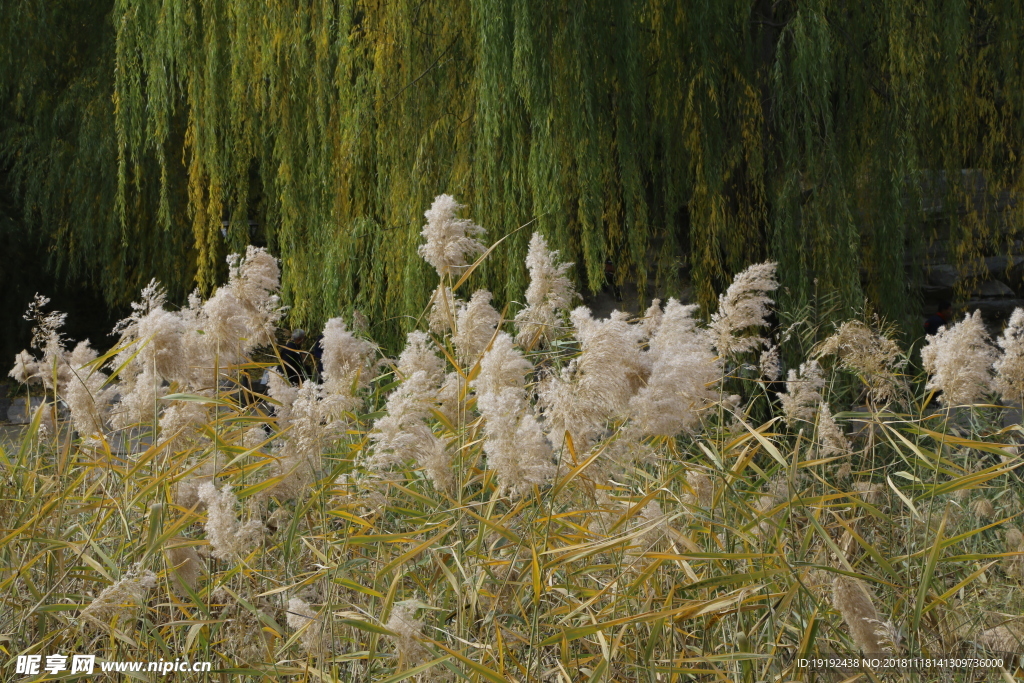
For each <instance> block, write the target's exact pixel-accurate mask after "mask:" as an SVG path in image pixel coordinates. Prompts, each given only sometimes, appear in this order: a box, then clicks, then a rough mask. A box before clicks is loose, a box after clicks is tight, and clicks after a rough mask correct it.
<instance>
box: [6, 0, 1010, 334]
mask: <svg viewBox="0 0 1024 683" xmlns="http://www.w3.org/2000/svg"><path fill="white" fill-rule="evenodd" d="M0 24H2V25H3V26H5V28H4V29H0V30H2V31H4V32H5V33H4V35H3V38H4V40H3V41H0V42H3V44H4V45H5V46H6V47H0V50H2V53H0V59H2V62H0V79H2V80H0V87H2V93H3V100H4V110H3V116H4V131H3V152H4V157H3V158H4V160H5V163H6V165H7V167H8V168H9V169H10V177H11V179H12V180H11V182H12V184H13V186H14V187H15V188H16V190H17V194H18V197H19V198H20V202H21V207H22V208H23V212H24V215H25V220H26V221H28V222H29V223H30V225H32V226H33V229H35V230H40V231H42V232H43V233H44V234H45V235H46V237H47V239H48V240H50V243H51V244H52V245H53V250H54V255H55V264H56V265H58V266H59V267H60V268H63V269H66V270H68V271H72V272H77V271H87V272H91V273H93V274H94V277H95V278H96V279H97V280H98V281H99V282H100V283H101V284H102V286H103V288H104V290H105V291H106V293H107V295H108V297H109V298H110V299H111V301H119V300H122V299H125V298H127V297H129V296H130V294H131V293H132V292H134V291H136V290H137V289H138V287H139V286H140V284H142V282H141V280H142V279H143V278H146V279H148V277H150V276H151V275H152V274H154V273H155V274H156V275H157V276H158V277H159V278H160V279H161V280H163V281H164V282H167V283H168V285H169V286H170V291H171V295H172V296H175V295H177V296H181V294H183V293H184V292H185V291H187V290H188V289H190V288H191V287H192V286H194V285H196V284H198V285H199V286H200V287H202V288H204V289H207V290H208V289H209V288H210V287H211V286H212V285H213V284H215V282H216V281H218V278H222V277H223V273H220V272H219V271H218V268H219V267H220V266H219V264H221V263H222V262H223V256H224V254H225V253H227V252H228V251H229V250H238V249H240V248H241V247H242V246H243V245H244V244H245V243H247V242H250V241H253V242H256V243H261V244H262V243H265V244H267V245H268V246H269V247H270V248H271V249H272V250H273V251H274V252H275V253H276V254H278V255H279V256H280V257H281V258H282V261H283V271H284V283H285V289H284V291H285V297H286V299H287V300H288V302H289V303H290V304H292V306H293V312H292V318H293V322H295V323H301V324H315V323H318V322H321V321H322V320H324V319H326V318H327V317H329V316H331V315H334V314H337V313H338V312H340V311H344V310H347V309H350V308H353V307H354V308H359V309H360V310H362V311H363V312H365V313H367V314H368V315H369V317H370V318H371V319H373V320H384V319H387V320H390V321H391V323H390V325H391V327H390V329H389V330H378V331H375V335H377V336H378V338H382V337H384V338H386V336H387V334H388V333H394V332H397V331H398V330H399V329H400V328H401V327H408V324H407V323H405V322H403V318H402V316H410V315H412V316H414V315H417V314H419V313H420V312H421V311H422V309H423V307H424V305H425V304H426V301H427V297H429V294H430V291H431V289H432V286H433V280H432V276H431V274H430V272H428V269H427V268H426V267H425V266H424V264H423V263H422V261H421V260H420V259H418V258H417V257H416V253H415V245H416V244H417V241H418V233H419V230H420V228H421V226H422V224H423V217H422V213H423V210H424V209H425V208H426V207H427V206H429V204H430V201H431V199H432V198H433V197H434V196H435V195H437V194H439V193H441V192H446V193H450V194H453V195H455V196H456V197H457V198H458V199H459V200H460V201H461V202H463V203H465V204H466V205H468V207H469V209H468V211H469V212H470V215H471V216H472V218H473V219H474V220H476V221H477V222H478V223H480V224H481V225H483V226H484V227H486V228H487V230H488V234H489V239H490V240H492V241H493V240H496V239H498V238H500V237H502V236H504V235H506V234H508V233H514V234H512V235H511V236H510V237H509V238H508V239H507V240H506V241H505V242H504V243H503V244H502V246H501V247H500V248H499V249H498V250H497V251H496V252H495V254H493V255H492V256H491V257H489V258H488V260H487V261H486V263H485V265H484V267H483V268H482V269H481V275H482V277H481V281H480V282H479V284H480V285H481V286H487V287H489V288H491V289H492V290H493V291H494V292H495V295H496V297H497V299H498V300H499V301H502V302H511V301H515V300H520V299H521V298H522V291H523V289H524V287H525V284H526V283H525V281H524V279H523V275H522V269H521V268H520V267H519V264H521V262H522V259H523V257H524V255H525V252H526V245H527V242H528V239H529V235H530V233H531V232H532V231H533V230H539V231H540V232H542V233H543V234H545V235H546V236H547V237H548V239H549V242H550V244H551V246H552V248H556V249H560V250H561V251H562V252H563V254H564V255H565V257H566V258H568V259H571V260H574V261H575V262H576V263H577V270H576V272H575V276H576V277H577V278H578V279H579V280H580V281H581V283H582V284H584V285H587V286H589V287H590V288H596V287H598V286H600V285H601V283H602V282H603V280H604V278H605V274H604V264H605V260H606V258H611V259H613V262H614V264H615V268H616V271H617V277H619V278H620V279H622V278H629V279H632V280H635V281H637V282H638V283H639V285H640V286H641V288H642V289H643V288H645V287H646V288H647V291H648V293H650V292H651V291H653V287H651V285H653V284H655V282H657V284H658V285H659V287H658V289H659V290H660V291H667V292H669V293H671V292H673V290H674V289H675V288H676V287H678V284H679V274H680V270H681V268H689V270H690V275H691V277H692V281H693V284H694V289H695V293H696V295H697V298H698V299H699V301H700V302H701V303H702V304H705V306H706V307H710V308H713V306H714V298H715V292H716V290H717V289H720V288H721V286H722V285H723V284H724V283H725V282H727V281H728V280H729V278H730V276H731V275H732V274H733V273H735V272H737V271H738V270H740V269H741V268H743V267H744V266H746V265H748V264H749V263H751V262H753V261H755V260H760V259H764V258H772V259H775V260H778V261H779V273H780V274H781V277H782V278H783V282H782V284H783V290H782V292H781V294H780V300H781V303H782V305H784V306H799V305H802V304H804V303H806V302H807V301H808V300H810V299H811V298H812V297H813V296H814V295H815V293H816V292H830V293H833V295H836V293H838V294H837V296H838V297H839V300H840V301H841V304H842V307H843V308H844V309H845V310H844V311H843V313H844V314H845V313H846V312H847V311H849V310H850V309H851V308H859V307H860V306H862V305H863V303H864V302H865V300H866V301H867V302H868V304H869V306H870V307H871V308H873V309H874V310H876V311H878V312H880V313H882V314H883V315H885V316H886V317H888V318H890V319H893V320H899V319H904V320H905V319H907V317H908V316H909V315H913V314H916V313H917V302H916V300H915V296H916V289H915V284H916V282H917V279H918V278H919V277H920V274H919V272H917V271H915V270H914V268H908V267H907V265H906V264H907V263H908V262H910V263H919V260H918V259H915V258H914V256H915V254H917V253H918V252H920V251H921V250H922V249H923V248H924V246H925V245H926V243H927V242H928V240H929V239H930V235H929V234H928V230H924V229H922V213H923V212H922V203H923V201H924V200H925V199H926V197H925V195H928V194H929V193H930V194H934V193H935V192H936V190H935V188H942V192H943V193H944V194H945V195H947V196H946V197H945V206H947V207H955V206H957V205H958V204H965V205H966V207H967V211H966V212H958V211H956V210H954V209H953V208H950V210H949V211H948V214H949V220H950V221H951V222H952V225H951V226H950V230H951V235H952V242H951V244H952V245H953V251H954V254H955V257H956V259H957V260H958V262H960V263H963V264H966V263H968V262H970V261H973V260H977V259H980V258H981V257H982V256H984V255H986V254H989V253H1000V252H1005V251H1007V250H1009V249H1010V240H1012V238H1013V235H1012V231H1011V233H1007V232H1006V230H1005V229H1000V225H998V224H997V223H998V221H995V220H994V219H993V217H992V216H991V215H990V214H991V204H990V203H977V202H973V201H970V200H971V199H972V198H973V193H974V190H975V189H976V188H975V186H974V184H973V182H966V183H965V182H959V181H957V182H941V179H943V178H949V179H953V180H957V179H960V178H962V177H966V178H974V177H976V176H974V175H970V174H967V175H964V174H963V173H962V170H963V169H980V170H981V171H982V172H983V173H984V178H985V182H986V183H987V185H986V189H987V191H988V192H989V193H991V194H993V195H998V194H999V193H1000V192H1004V191H1007V190H1008V191H1009V192H1010V197H1011V198H1020V196H1021V194H1022V190H1024V178H1022V177H1021V174H1020V173H1019V166H1020V155H1021V152H1022V149H1021V147H1022V141H1024V51H1022V50H1021V49H1020V44H1021V39H1022V37H1024V36H1022V34H1024V5H1022V4H1021V3H1020V2H1017V1H1016V0H966V1H964V0H957V1H956V2H954V1H951V0H930V1H928V2H924V1H923V0H893V1H892V2H886V3H845V2H838V1H836V0H806V1H804V0H802V1H799V2H797V1H795V0H773V1H769V0H755V1H753V2H751V1H750V0H748V1H746V2H740V1H739V0H716V1H715V2H680V1H679V0H577V1H575V2H525V1H524V0H448V1H446V2H438V1H436V0H397V1H391V2H384V1H383V0H352V1H349V2H338V1H328V0H311V1H310V2H303V3H295V2H279V1H277V0H260V1H259V2H254V1H253V0H204V1H203V2H198V1H197V0H163V1H162V2H139V1H138V0H114V1H113V2H111V0H92V1H91V2H86V3H78V2H76V3H71V2H68V1H67V0H63V1H57V2H49V3H43V2H39V1H38V0H31V1H30V0H10V1H9V2H5V3H3V4H2V6H0ZM1021 211H1024V205H1022V204H1021V203H1020V202H1018V203H1017V204H1015V205H1012V206H1011V210H1010V212H1009V213H1008V214H1003V216H1002V220H1003V222H1005V223H1008V224H1010V225H1011V226H1012V225H1020V224H1021V223H1020V220H1019V219H1020V214H1021ZM531 221H532V223H531V227H530V228H529V229H526V230H520V231H518V232H514V231H515V230H516V228H518V227H519V226H522V225H524V224H526V223H529V222H531ZM1003 227H1004V228H1005V226H1003ZM1008 235H1009V236H1008ZM141 273H145V275H144V276H143V275H140V274H141Z"/></svg>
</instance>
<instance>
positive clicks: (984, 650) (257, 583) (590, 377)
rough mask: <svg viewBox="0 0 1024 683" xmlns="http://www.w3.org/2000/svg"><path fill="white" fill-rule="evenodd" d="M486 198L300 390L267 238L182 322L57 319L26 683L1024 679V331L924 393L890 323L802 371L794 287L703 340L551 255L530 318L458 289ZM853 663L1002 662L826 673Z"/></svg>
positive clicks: (472, 255) (958, 346)
mask: <svg viewBox="0 0 1024 683" xmlns="http://www.w3.org/2000/svg"><path fill="white" fill-rule="evenodd" d="M460 208H461V207H459V206H458V205H457V204H456V203H455V202H454V200H453V199H451V198H450V197H440V198H439V199H438V201H437V202H435V204H434V206H432V207H431V210H430V211H428V212H427V214H426V216H427V221H428V222H427V225H426V226H425V227H424V238H425V242H424V245H423V247H422V248H421V251H420V253H421V255H423V257H424V258H425V259H426V260H427V261H428V262H429V263H430V264H431V265H433V266H434V267H435V268H436V269H437V271H438V276H439V284H438V289H437V291H436V292H435V296H434V297H433V300H432V305H431V308H430V309H429V310H428V311H425V312H424V315H423V317H422V319H421V321H420V322H419V325H418V331H416V332H413V333H411V334H410V336H409V341H408V345H407V347H406V349H405V350H404V351H403V352H402V354H401V355H400V356H399V357H398V358H393V359H389V358H385V357H384V356H383V354H382V353H381V352H380V350H379V349H378V348H377V347H376V345H374V344H373V342H372V340H371V338H370V335H369V334H368V332H367V327H368V326H367V324H366V322H365V321H363V320H361V319H360V316H359V315H358V314H354V315H353V316H351V317H350V318H348V319H347V320H343V319H341V318H337V319H334V320H332V321H330V322H329V323H328V324H327V326H326V328H325V330H324V335H323V341H322V342H321V346H322V348H323V357H322V361H321V363H322V371H321V372H319V373H316V375H315V376H314V377H311V378H309V379H307V380H305V381H303V382H301V383H295V384H293V383H290V382H288V380H287V377H286V376H285V375H284V374H283V373H282V372H281V365H280V362H279V357H278V355H277V350H276V349H277V348H278V347H277V346H276V345H275V344H274V343H273V342H274V339H275V334H276V326H277V325H278V323H279V321H280V320H281V318H282V316H283V315H284V313H285V311H284V309H283V308H282V307H281V306H280V303H279V301H278V299H277V290H278V282H279V271H278V264H277V262H276V261H275V260H274V259H273V258H272V257H270V256H269V255H267V254H266V253H265V252H263V251H261V250H258V249H250V250H249V251H248V253H247V254H246V255H244V256H235V257H232V258H231V259H229V263H230V267H231V277H230V280H229V282H228V283H227V284H226V285H224V286H223V287H221V288H220V289H219V290H217V292H215V293H214V294H213V295H212V296H211V297H209V298H208V299H205V300H204V299H202V298H201V297H199V296H198V295H196V296H194V297H193V298H192V299H190V301H189V304H188V305H187V306H186V307H184V308H182V309H180V310H172V309H171V308H170V307H168V306H167V305H166V303H165V302H164V300H163V296H162V294H161V291H160V288H159V286H158V285H157V284H156V283H154V284H152V285H151V286H150V287H148V288H147V289H146V291H144V292H143V295H142V297H141V301H140V303H139V304H137V306H136V309H135V312H134V314H133V316H132V317H130V318H129V319H127V320H126V321H124V322H123V323H122V325H121V326H119V329H118V333H119V335H120V340H119V342H118V344H117V345H116V346H115V348H113V349H112V350H110V351H109V352H107V353H105V354H103V355H99V354H98V353H97V352H95V351H92V350H91V349H90V348H89V346H88V344H80V345H77V346H75V347H74V348H69V346H70V344H68V343H67V341H66V340H64V339H63V338H62V336H61V334H60V326H61V324H62V322H63V318H62V317H61V316H60V315H58V314H53V313H46V312H45V300H43V299H41V298H40V299H37V301H36V302H35V303H34V305H33V308H32V309H31V310H30V316H32V317H33V319H34V320H35V321H36V332H37V334H36V339H35V340H34V346H35V351H34V352H25V353H23V354H21V355H19V357H18V359H17V364H16V366H15V369H14V370H13V371H12V376H13V377H15V379H17V380H18V381H19V382H22V383H24V384H25V385H26V386H27V387H28V391H29V392H30V393H34V394H35V395H44V396H46V397H47V402H46V403H44V404H43V405H42V406H41V407H40V408H39V409H38V410H36V411H35V412H34V414H33V416H32V421H31V424H29V425H27V427H26V428H25V429H24V431H23V432H22V433H21V435H20V436H18V437H17V438H8V439H7V441H6V442H4V443H3V444H2V447H0V477H2V478H3V480H2V481H3V483H2V496H0V520H2V522H0V524H2V526H0V648H2V649H3V650H4V651H5V653H6V654H7V656H8V659H9V661H8V662H7V663H6V664H4V665H3V666H4V668H3V669H2V671H3V672H4V673H3V678H5V679H13V678H18V679H19V680H21V678H20V677H19V676H16V675H15V673H14V661H15V658H16V656H17V655H24V654H44V655H45V654H52V653H62V654H66V655H67V654H72V653H83V654H95V655H97V657H98V658H99V659H101V660H111V661H114V660H136V661H142V660H147V661H155V660H159V659H164V660H175V659H188V660H192V661H209V662H212V663H213V666H212V669H213V671H212V672H211V673H204V674H191V673H190V674H175V677H177V678H180V679H182V680H206V679H209V680H225V681H226V680H253V681H255V680H263V679H280V680H295V681H300V680H315V681H367V682H369V681H386V682H387V683H394V682H396V681H401V680H421V681H427V680H445V681H456V680H472V681H494V682H501V681H522V682H526V681H545V682H547V681H550V682H552V683H555V682H559V683H562V682H565V683H568V682H571V681H651V682H654V681H666V682H667V681H742V682H744V683H753V682H754V681H789V680H808V681H810V680H821V681H829V680H835V681H839V680H855V679H859V680H864V681H869V680H900V681H904V680H905V681H912V680H913V681H918V680H920V681H930V680H951V681H952V680H956V681H976V680H1013V678H1014V676H1016V677H1018V678H1019V677H1021V676H1024V673H1022V672H1021V669H1020V668H1019V667H1020V661H1019V657H1017V656H1016V655H1017V654H1018V653H1020V652H1021V650H1022V648H1021V642H1022V639H1024V620H1022V619H1021V617H1020V615H1021V614H1024V598H1022V592H1021V582H1022V580H1024V538H1022V535H1021V532H1020V528H1021V519H1020V516H1021V512H1022V510H1024V507H1022V502H1024V500H1022V496H1024V488H1022V486H1021V479H1020V474H1019V473H1020V470H1019V469H1018V466H1019V465H1020V456H1019V451H1018V445H1017V444H1019V443H1024V439H1022V438H1021V427H1020V425H1019V424H1009V425H1008V426H1004V424H1003V423H1004V422H1006V419H1005V413H1006V407H1005V406H1004V405H1001V404H1000V403H999V402H998V399H999V398H1000V397H1001V399H1002V401H1003V402H1005V403H1007V404H1009V403H1016V404H1019V402H1020V393H1021V391H1020V387H1021V386H1022V382H1021V381H1020V380H1022V379H1024V373H1021V372H1019V370H1018V369H1017V365H1019V364H1020V363H1019V362H1018V358H1019V357H1020V356H1021V355H1022V353H1021V351H1022V349H1021V347H1019V346H1018V345H1017V344H1018V341H1017V337H1016V334H1017V332H1018V328H1020V327H1022V325H1024V312H1019V315H1015V316H1014V318H1013V320H1011V324H1010V327H1009V328H1008V329H1007V331H1006V332H1005V333H1004V335H1003V337H1001V338H1000V339H999V340H998V343H997V344H995V345H993V344H992V343H991V342H990V341H989V340H988V339H987V336H986V334H985V331H984V328H983V327H982V326H980V321H979V320H977V319H975V318H970V317H968V318H966V319H965V320H964V321H963V322H960V323H957V324H955V325H951V326H950V327H949V329H947V330H945V331H944V332H942V333H941V334H940V335H938V336H936V337H932V338H929V340H928V343H927V346H926V347H925V349H924V351H923V353H922V358H923V362H924V366H925V368H926V369H927V371H928V374H927V376H925V375H922V376H913V375H911V374H910V371H909V369H908V368H910V365H909V362H908V361H909V357H908V355H907V353H906V351H905V350H904V349H901V348H900V347H899V345H898V344H897V343H896V342H895V341H893V339H892V338H891V335H890V334H889V333H888V332H887V331H886V330H885V329H884V326H882V325H881V324H879V323H878V322H877V321H871V320H868V321H850V322H848V323H846V324H844V325H842V326H841V327H838V328H835V329H829V330H817V331H816V332H815V334H818V333H820V340H819V341H818V342H817V343H814V344H813V345H812V346H809V347H808V349H807V351H808V357H807V358H805V359H802V363H800V364H797V366H796V367H794V368H793V369H792V370H790V371H789V372H788V377H787V379H786V380H782V379H780V374H779V373H780V372H781V369H780V360H779V356H780V354H779V344H783V343H785V337H786V336H787V335H790V336H792V335H794V334H797V333H799V334H806V330H804V331H802V332H801V331H800V329H799V327H800V324H801V322H800V321H797V322H796V323H795V324H793V325H789V326H788V327H787V328H786V329H782V330H770V329H768V327H767V325H766V318H767V315H768V313H769V310H770V305H771V298H770V297H771V293H772V291H773V290H774V288H775V286H776V284H775V280H774V264H770V263H769V264H760V265H757V266H753V267H751V268H750V269H748V270H747V271H744V272H743V273H741V274H740V275H739V276H737V279H736V281H735V282H734V283H733V285H732V286H731V287H730V288H729V290H728V291H727V292H725V293H724V294H723V295H722V298H721V301H720V303H719V307H718V311H717V312H716V313H715V314H714V315H713V316H710V318H709V320H708V322H707V323H705V322H702V319H701V318H700V317H699V311H697V310H696V309H695V307H692V306H684V305H682V304H680V303H679V302H677V301H674V300H672V301H669V302H667V303H665V304H664V305H662V304H661V302H655V303H654V304H653V305H652V306H651V308H650V309H648V311H647V312H646V313H645V314H644V315H643V316H640V317H639V318H637V319H630V318H629V316H627V315H626V314H615V315H613V316H612V317H611V318H609V319H606V320H595V319H593V318H592V316H591V314H590V312H589V311H588V310H586V309H584V308H575V309H574V308H573V300H574V298H575V294H574V292H573V291H572V287H571V284H570V283H569V280H568V279H567V278H566V270H567V265H566V264H561V263H559V262H558V258H557V253H553V252H550V251H549V250H548V249H547V246H546V244H545V243H544V240H543V237H541V236H539V235H537V236H535V237H534V240H533V242H532V243H531V249H530V256H529V258H528V259H527V263H526V265H527V267H528V268H529V269H530V274H531V283H532V284H531V286H530V290H529V291H528V292H527V297H526V298H527V301H526V302H525V304H524V305H523V306H522V307H521V308H520V309H519V311H518V313H517V314H516V315H509V311H508V310H505V311H498V310H496V309H494V308H493V307H492V306H491V303H490V295H489V293H487V292H482V291H478V292H475V293H473V294H472V295H471V296H469V297H468V298H465V299H463V298H460V294H462V291H461V290H462V287H463V286H464V284H465V282H466V281H467V280H468V279H469V277H470V276H471V274H472V271H473V269H474V268H475V267H476V266H477V265H478V264H479V263H481V262H482V260H483V259H485V258H486V256H487V253H488V249H487V248H485V246H484V245H483V244H482V243H481V242H480V241H479V238H481V235H482V233H483V231H482V229H480V228H479V226H475V225H474V224H472V223H471V221H469V220H468V219H462V218H458V217H457V213H456V212H457V211H458V210H459V209H460ZM491 248H492V249H493V248H494V247H493V246H492V247H491ZM812 336H813V335H812ZM309 369H310V370H312V368H311V367H310V368H309ZM264 377H265V378H266V379H267V382H266V383H265V384H264V383H263V382H261V380H262V379H263V378H264ZM783 386H784V387H785V389H784V391H779V394H780V395H779V396H776V393H775V392H776V390H777V389H781V388H782V387H783ZM940 391H941V393H939V392H940ZM851 397H854V398H856V399H857V403H858V404H859V405H860V406H861V407H860V408H858V409H856V410H843V409H841V408H844V407H845V408H848V407H849V403H850V398H851ZM861 653H863V654H871V655H882V654H889V655H893V656H925V657H954V656H956V657H974V656H977V657H990V656H1001V657H1003V658H1004V661H1005V663H1004V666H1003V667H1002V669H999V668H994V669H992V668H990V669H985V670H968V669H935V670H930V671H913V670H903V671H872V670H870V669H847V670H833V671H820V670H818V671H812V670H809V669H807V668H806V667H801V666H800V659H801V658H807V657H815V656H846V655H849V656H856V655H859V654H861ZM135 676H136V677H138V678H140V679H142V680H149V679H148V678H146V676H150V677H152V676H153V674H136V675H135ZM50 677H51V678H52V677H59V676H50ZM45 678H47V674H40V675H39V676H38V677H36V679H37V680H43V679H45ZM99 678H101V676H98V677H97V679H99ZM24 680H30V678H26V679H24Z"/></svg>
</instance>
